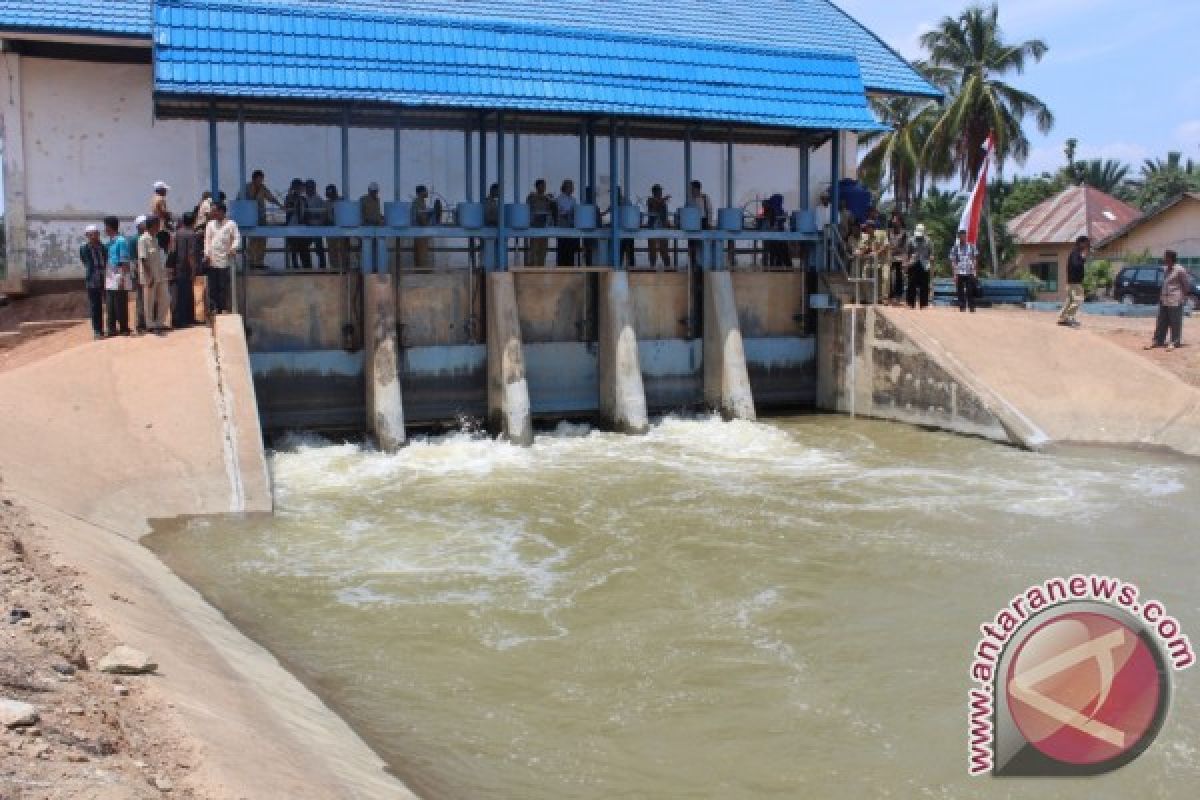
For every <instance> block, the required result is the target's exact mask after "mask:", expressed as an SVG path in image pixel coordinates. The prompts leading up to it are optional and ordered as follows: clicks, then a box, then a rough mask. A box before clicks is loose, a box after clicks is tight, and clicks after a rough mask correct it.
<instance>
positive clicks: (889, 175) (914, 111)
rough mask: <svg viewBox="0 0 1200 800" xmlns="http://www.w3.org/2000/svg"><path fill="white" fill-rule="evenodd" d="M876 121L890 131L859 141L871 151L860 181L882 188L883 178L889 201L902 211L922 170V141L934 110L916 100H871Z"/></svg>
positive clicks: (860, 169)
mask: <svg viewBox="0 0 1200 800" xmlns="http://www.w3.org/2000/svg"><path fill="white" fill-rule="evenodd" d="M871 105H872V107H873V108H874V109H875V114H876V116H877V117H878V118H879V121H880V122H882V123H883V124H884V125H887V126H889V127H890V128H891V130H887V131H880V132H877V133H871V134H867V135H866V136H863V137H862V139H861V140H860V141H861V143H862V144H863V145H866V146H869V147H870V149H869V150H868V151H867V153H866V155H865V156H863V159H862V163H861V164H860V165H859V168H858V169H859V177H860V179H861V180H862V181H863V182H864V183H866V184H868V185H870V186H879V187H881V188H882V187H883V185H884V181H885V179H886V180H887V181H889V182H890V186H889V187H888V188H889V189H890V190H891V193H892V199H893V200H895V202H896V206H897V207H898V208H900V209H901V210H904V211H907V210H908V209H909V208H911V207H912V201H913V195H914V192H915V190H916V184H917V181H918V178H919V176H920V174H921V172H922V170H923V169H924V161H923V159H922V153H923V150H924V142H925V140H926V138H927V137H928V135H929V131H930V129H931V128H932V126H933V122H934V121H935V119H936V113H937V107H936V106H935V105H934V103H933V102H931V101H930V100H926V99H923V98H915V97H891V98H887V99H878V98H872V100H871Z"/></svg>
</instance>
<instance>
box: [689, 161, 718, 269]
mask: <svg viewBox="0 0 1200 800" xmlns="http://www.w3.org/2000/svg"><path fill="white" fill-rule="evenodd" d="M687 205H688V206H689V207H690V208H698V209H700V227H701V229H703V230H706V231H707V230H711V229H712V202H711V201H710V200H709V199H708V195H707V194H705V192H704V184H702V183H701V182H700V181H692V185H691V186H690V187H688V200H687ZM703 249H704V242H703V241H702V240H701V239H689V240H688V256H689V257H690V258H691V262H692V269H699V268H700V255H701V252H702V251H703Z"/></svg>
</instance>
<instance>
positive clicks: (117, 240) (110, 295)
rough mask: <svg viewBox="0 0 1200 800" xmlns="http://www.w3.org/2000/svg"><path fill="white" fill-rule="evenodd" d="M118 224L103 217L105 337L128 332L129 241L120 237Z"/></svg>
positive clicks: (119, 225) (127, 333)
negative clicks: (105, 251) (106, 303)
mask: <svg viewBox="0 0 1200 800" xmlns="http://www.w3.org/2000/svg"><path fill="white" fill-rule="evenodd" d="M120 231H121V222H120V220H118V219H117V218H116V217H105V218H104V237H105V238H104V248H105V250H107V251H108V256H107V258H106V262H107V265H108V268H107V270H106V271H105V275H104V291H105V295H106V298H105V299H106V300H107V301H108V326H107V329H108V335H109V336H116V335H117V334H118V333H119V334H120V335H122V336H128V335H129V333H130V331H129V287H130V286H131V284H132V281H131V279H130V276H129V242H128V241H126V239H125V237H124V236H121V234H120Z"/></svg>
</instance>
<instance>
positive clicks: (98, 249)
mask: <svg viewBox="0 0 1200 800" xmlns="http://www.w3.org/2000/svg"><path fill="white" fill-rule="evenodd" d="M83 235H84V240H85V241H84V243H83V244H82V245H80V246H79V260H80V261H81V262H82V263H83V285H84V286H86V287H87V295H88V306H89V308H90V310H91V312H92V313H91V316H92V337H93V338H95V339H103V338H104V281H105V273H106V271H107V270H106V268H107V266H108V253H107V252H106V251H105V249H104V246H103V245H102V244H100V229H99V228H98V227H96V226H95V225H88V226H87V227H86V228H84V230H83Z"/></svg>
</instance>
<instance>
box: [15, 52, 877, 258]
mask: <svg viewBox="0 0 1200 800" xmlns="http://www.w3.org/2000/svg"><path fill="white" fill-rule="evenodd" d="M8 58H9V59H11V61H12V62H13V64H15V63H16V62H17V61H19V62H20V67H19V68H16V67H13V66H10V68H9V71H8V75H9V76H19V77H15V78H14V80H17V81H18V83H17V84H16V89H18V90H19V92H13V91H11V90H12V89H13V87H12V86H10V92H9V93H6V97H12V98H21V99H22V100H23V104H24V109H25V110H24V114H23V117H22V118H23V123H24V134H25V137H24V138H25V146H24V148H22V149H20V150H19V151H18V152H19V154H17V153H14V154H12V156H11V161H12V163H11V164H9V163H8V162H9V161H10V153H9V149H10V148H6V150H5V161H6V165H5V169H6V170H12V171H13V172H12V175H13V176H16V175H18V174H21V173H23V174H25V175H26V178H27V180H26V186H27V188H28V205H27V208H28V211H29V215H30V216H29V222H30V231H29V239H28V242H29V248H30V259H29V268H30V270H31V271H32V272H33V273H34V275H35V276H36V277H77V276H78V269H77V265H76V263H75V262H76V261H77V259H76V258H75V257H74V253H73V247H74V246H76V245H77V244H78V242H79V240H80V237H81V231H82V229H83V226H84V225H86V224H87V223H90V222H96V221H97V220H98V219H99V218H100V217H102V216H103V215H104V214H106V213H109V214H116V215H118V216H119V217H121V218H122V219H123V220H124V221H125V222H126V224H128V223H129V221H130V220H132V218H133V217H134V216H136V215H137V214H140V213H144V212H145V211H146V208H147V205H148V203H149V199H150V194H151V191H150V187H151V186H152V184H153V182H154V181H155V180H159V179H162V180H165V181H167V182H168V183H169V184H171V186H172V192H171V195H170V205H171V207H172V208H173V209H175V210H176V211H183V210H185V209H190V208H191V207H192V206H194V205H195V203H196V201H197V199H198V198H199V195H200V192H202V191H203V190H205V189H207V188H209V186H208V184H209V164H208V126H207V123H203V122H180V121H156V120H155V119H154V115H153V106H152V91H153V89H152V87H153V80H152V72H151V68H150V66H148V65H139V64H101V63H90V62H70V61H58V60H51V59H35V58H24V57H18V56H16V55H12V56H9V57H8ZM8 123H9V120H8V119H7V118H6V119H5V124H6V128H8V131H7V133H6V136H5V139H6V141H8V140H9V139H10V137H12V136H13V135H14V132H13V128H12V127H11V125H9V124H8ZM236 130H237V129H236V125H234V124H232V123H221V124H220V125H218V139H219V147H218V162H219V172H220V184H221V188H222V189H223V190H224V191H226V192H227V193H228V194H229V196H230V197H234V196H236V194H237V192H238V190H239V186H238V183H239V179H238V151H237V133H236ZM846 138H847V141H848V142H849V141H852V140H853V134H846ZM508 147H510V148H511V147H512V140H511V138H510V139H509V143H508ZM607 147H608V145H607V141H606V140H605V139H604V137H599V140H598V142H597V150H598V151H599V152H601V153H604V152H607ZM350 148H351V163H350V181H349V186H348V187H343V186H341V183H342V176H341V132H340V130H339V129H338V128H335V127H308V126H306V127H295V126H285V125H248V126H246V156H247V162H248V165H247V166H248V169H256V168H261V169H263V170H264V171H265V172H266V175H267V184H268V186H270V187H272V189H273V190H274V191H275V192H276V193H277V194H278V195H279V196H280V197H282V196H283V194H284V191H285V190H286V188H287V184H288V182H289V181H290V180H291V179H292V178H293V177H302V178H312V179H314V180H316V181H317V183H318V184H320V185H322V186H324V185H325V184H328V183H333V184H336V185H338V187H339V190H340V191H342V193H343V194H345V195H347V196H349V197H359V196H361V195H362V194H363V193H364V192H365V191H366V186H367V184H368V183H369V182H370V181H372V180H374V181H378V182H379V183H380V184H381V187H382V191H381V194H382V195H383V196H384V197H385V198H387V199H391V198H392V197H394V196H397V195H398V196H401V197H403V198H406V199H407V198H409V197H411V195H412V193H413V189H414V187H415V186H416V185H417V184H421V183H423V184H425V185H427V186H429V187H430V190H431V191H432V192H434V193H435V194H438V195H440V196H442V197H444V198H445V199H446V200H447V201H448V202H451V203H453V202H456V201H458V200H460V199H462V198H463V197H464V196H465V194H466V186H465V177H466V176H465V172H464V163H463V136H462V134H459V133H452V132H440V131H404V132H403V133H402V135H401V149H402V156H401V165H400V175H401V177H400V180H401V189H400V191H399V192H398V193H397V192H396V189H395V186H394V182H395V178H394V175H395V170H394V168H393V165H392V153H393V134H392V131H390V130H352V131H351V133H350ZM489 149H490V151H491V153H492V157H493V158H494V155H495V146H494V142H492V141H489ZM474 150H475V152H476V153H478V152H479V142H478V138H477V137H476V140H475V142H474ZM829 152H830V151H829V145H825V146H824V147H822V148H821V149H819V150H817V151H814V152H813V153H812V156H811V161H810V170H809V172H810V187H809V192H808V194H809V197H810V203H815V202H816V198H817V196H818V195H819V193H820V190H821V188H822V187H823V186H826V185H828V183H829V175H830V163H829V162H830V158H829ZM843 153H844V156H845V158H846V160H847V163H848V165H849V166H850V170H851V171H843V173H842V174H851V173H852V170H853V159H854V158H855V154H856V150H855V148H854V147H853V146H847V147H845V148H844V150H843ZM723 154H724V147H723V146H721V145H719V144H713V143H700V144H697V145H696V147H695V158H694V176H695V177H696V178H697V179H698V180H701V181H703V182H704V185H705V189H706V191H708V193H709V195H710V196H711V197H712V198H713V202H714V203H718V204H723V203H724V197H725V193H726V192H725V189H726V187H725V185H724V184H725V176H726V170H725V167H724V163H723V159H724V155H723ZM578 157H579V145H578V142H577V140H576V139H575V138H574V137H567V136H551V137H538V136H529V135H526V136H522V137H521V159H520V161H521V164H520V175H519V176H518V177H517V181H516V184H517V185H516V187H515V190H513V195H512V196H519V197H520V198H522V199H523V198H524V196H525V194H526V193H527V192H528V191H529V190H530V188H531V187H532V184H533V181H534V180H535V179H536V178H546V179H547V181H548V182H549V183H550V185H551V187H552V188H556V187H557V186H558V184H559V182H560V181H561V180H562V179H563V178H567V177H571V178H577V176H578V172H579V167H578ZM735 158H736V160H737V165H736V185H735V186H734V187H733V188H734V192H733V195H734V198H735V202H736V204H738V205H744V204H746V203H750V202H753V201H754V200H756V199H757V198H760V197H767V196H769V195H771V194H774V193H776V192H778V193H780V194H783V195H784V198H785V203H786V204H787V206H788V207H789V208H795V207H797V206H798V205H799V191H798V189H797V178H798V174H799V166H798V159H799V156H798V153H797V151H796V150H795V149H792V148H768V147H752V146H739V147H738V148H737V151H736V156H735ZM508 163H509V164H512V163H513V160H512V153H511V150H510V152H509V154H508ZM630 166H631V172H632V174H633V176H634V184H635V191H634V192H633V195H634V196H635V197H637V198H638V199H639V200H640V199H642V198H643V197H645V196H647V195H648V194H649V187H650V185H651V184H654V183H660V184H662V185H663V187H664V188H665V189H666V192H667V193H668V194H671V195H673V197H674V202H675V203H678V201H679V200H681V199H682V198H683V197H685V196H686V193H685V191H684V186H683V182H684V164H683V146H682V144H680V143H675V142H651V141H635V142H634V143H633V147H632V158H631V164H630ZM598 167H599V169H600V170H601V173H600V174H599V175H598V176H597V178H598V180H597V196H598V200H599V202H600V204H601V206H607V205H608V204H609V201H608V194H609V186H610V183H611V181H610V178H609V175H608V174H607V170H608V165H607V162H606V160H605V159H604V158H601V159H600V160H599V164H598ZM8 178H9V176H8V175H6V192H7V191H8V189H7V184H8V182H9V180H7V179H8ZM13 186H14V187H17V184H16V183H13ZM637 187H642V188H641V189H640V190H638V188H637ZM13 191H14V194H13V196H12V197H10V198H6V200H8V201H9V202H6V204H5V209H6V215H5V216H6V224H9V225H11V226H12V227H11V230H14V231H16V230H18V228H19V213H20V209H22V208H25V207H26V206H23V205H19V204H17V203H15V202H12V201H13V200H14V199H15V197H16V188H14V190H13ZM472 191H473V192H474V191H477V187H472ZM14 209H16V210H14ZM10 238H11V237H10ZM17 241H18V243H17V249H18V250H19V249H20V248H21V247H22V246H23V245H22V244H21V243H22V242H23V241H24V239H23V238H22V237H20V236H18V237H17ZM443 259H445V257H444V256H438V257H437V259H435V261H436V262H437V263H438V264H439V265H442V264H443V263H444V262H443ZM10 263H13V264H14V267H16V265H17V262H16V261H13V262H10ZM268 264H270V265H273V266H280V265H281V264H282V257H281V256H280V255H277V254H273V255H272V256H271V257H270V258H269V259H268ZM16 268H18V269H19V267H16Z"/></svg>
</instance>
